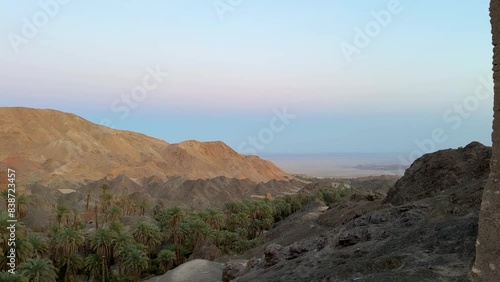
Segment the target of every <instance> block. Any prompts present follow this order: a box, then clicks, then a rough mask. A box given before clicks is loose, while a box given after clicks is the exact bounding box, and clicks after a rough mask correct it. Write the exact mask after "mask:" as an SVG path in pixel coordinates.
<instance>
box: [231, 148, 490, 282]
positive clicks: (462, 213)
mask: <svg viewBox="0 0 500 282" xmlns="http://www.w3.org/2000/svg"><path fill="white" fill-rule="evenodd" d="M490 157H491V149H490V148H489V147H485V146H483V145H481V144H479V143H471V144H470V145H468V146H466V147H465V148H459V149H455V150H443V151H439V152H436V153H432V154H427V155H424V156H423V157H421V158H419V159H417V160H416V161H415V162H414V164H413V165H412V166H411V167H410V168H409V169H408V171H407V172H406V173H405V175H404V176H403V177H402V178H401V179H400V180H399V181H398V182H397V183H396V186H395V187H394V188H392V189H390V190H389V193H388V196H387V198H385V199H382V198H381V197H379V196H377V195H379V194H377V195H372V196H370V195H369V193H366V192H363V194H362V195H356V196H354V197H352V199H351V200H349V201H345V202H341V203H338V204H336V205H334V206H331V207H330V208H329V210H327V211H325V212H324V213H322V214H321V215H319V217H317V219H313V220H312V221H311V222H309V223H307V222H304V216H305V215H307V214H308V212H307V211H306V212H304V216H301V217H299V218H301V221H299V222H297V223H296V226H297V228H299V226H302V227H300V228H302V229H305V228H306V226H309V227H310V228H312V229H310V230H311V231H310V236H309V237H308V238H304V239H302V240H300V241H296V242H294V243H290V242H279V238H278V239H272V238H270V239H271V240H270V241H269V243H270V244H269V245H268V246H267V247H266V248H265V249H263V250H262V249H261V250H260V252H259V254H258V255H256V252H255V250H252V251H250V252H249V253H248V254H247V257H246V259H248V261H243V262H242V261H241V260H239V261H235V262H229V263H227V264H226V267H225V269H224V274H223V278H224V279H223V281H231V280H234V281H245V282H246V281H269V282H271V281H318V282H327V281H370V282H374V281H375V282H376V281H380V282H382V281H383V282H387V281H419V282H420V281H470V278H469V273H470V269H471V267H472V263H473V261H474V256H475V242H476V237H477V228H478V214H479V208H480V203H481V194H482V190H483V188H484V186H485V184H486V182H487V179H488V175H489V161H490ZM363 195H365V196H363ZM295 218H297V216H295ZM287 220H288V219H287ZM290 220H293V218H291V219H290ZM295 220H296V219H295ZM284 224H288V225H290V224H293V223H291V222H289V223H281V225H284ZM318 226H320V227H318ZM277 228H280V227H279V226H278V227H277ZM288 229H292V230H290V231H287V230H283V229H281V235H280V237H286V236H288V235H287V234H288V233H289V232H292V233H293V232H295V231H294V228H288ZM295 230H296V228H295ZM270 233H271V234H272V231H271V232H270ZM277 243H279V244H277ZM254 256H257V258H256V259H255V258H254V259H251V258H252V257H254ZM261 256H262V257H261ZM242 257H245V255H243V256H242ZM240 258H241V257H240Z"/></svg>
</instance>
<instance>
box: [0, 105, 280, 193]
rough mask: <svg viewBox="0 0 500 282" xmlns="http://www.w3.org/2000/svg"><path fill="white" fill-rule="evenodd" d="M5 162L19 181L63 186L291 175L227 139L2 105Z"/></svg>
mask: <svg viewBox="0 0 500 282" xmlns="http://www.w3.org/2000/svg"><path fill="white" fill-rule="evenodd" d="M0 163H1V167H0V168H1V169H2V171H3V170H4V169H5V168H6V167H11V168H14V169H17V170H18V171H19V173H18V182H19V183H23V184H29V183H33V182H37V183H41V184H44V185H50V186H58V187H67V186H68V185H71V184H72V183H82V182H83V181H84V180H85V179H90V180H98V179H101V178H104V177H116V176H118V175H120V174H125V175H127V176H128V177H130V178H142V177H149V176H157V177H159V178H161V179H166V178H167V177H169V176H182V177H185V178H187V179H193V180H196V179H208V178H214V177H218V176H224V177H228V178H236V179H249V180H251V181H254V182H257V183H259V182H267V181H269V180H271V179H279V180H283V179H286V178H288V177H289V176H288V175H287V174H286V173H284V172H283V171H282V170H280V169H279V168H278V167H277V166H275V165H274V164H273V163H271V162H269V161H265V160H262V159H260V158H258V157H255V156H244V155H240V154H238V153H236V152H235V151H234V150H232V149H231V148H230V147H228V146H227V145H226V144H224V143H222V142H205V143H202V142H197V141H186V142H182V143H179V144H169V143H167V142H165V141H163V140H159V139H155V138H152V137H149V136H146V135H143V134H139V133H135V132H130V131H124V130H114V129H111V128H108V127H105V126H100V125H96V124H93V123H91V122H89V121H87V120H85V119H83V118H81V117H78V116H76V115H73V114H68V113H63V112H59V111H54V110H40V109H30V108H0Z"/></svg>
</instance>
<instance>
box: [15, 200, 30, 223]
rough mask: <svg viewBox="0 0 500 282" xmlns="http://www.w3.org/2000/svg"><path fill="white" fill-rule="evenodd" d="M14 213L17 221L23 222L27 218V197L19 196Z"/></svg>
mask: <svg viewBox="0 0 500 282" xmlns="http://www.w3.org/2000/svg"><path fill="white" fill-rule="evenodd" d="M16 210H17V211H16V212H17V216H18V217H19V219H21V220H24V219H26V217H27V216H28V197H26V195H22V194H21V195H19V196H17V199H16Z"/></svg>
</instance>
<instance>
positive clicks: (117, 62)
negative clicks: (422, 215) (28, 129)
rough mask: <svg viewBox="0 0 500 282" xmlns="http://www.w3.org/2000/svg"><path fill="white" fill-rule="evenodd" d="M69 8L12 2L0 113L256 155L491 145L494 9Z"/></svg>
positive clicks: (400, 5)
mask: <svg viewBox="0 0 500 282" xmlns="http://www.w3.org/2000/svg"><path fill="white" fill-rule="evenodd" d="M48 2H49V1H41V2H40V3H48ZM62 2H65V4H60V5H59V6H58V7H57V10H55V9H52V10H50V7H49V8H47V7H45V6H43V5H42V4H40V3H39V2H15V3H14V2H4V3H2V4H3V6H4V7H5V9H2V10H1V11H0V33H1V34H3V35H4V37H3V38H4V39H3V40H1V41H0V62H1V63H2V65H3V67H2V69H0V74H1V76H0V95H1V96H2V97H4V99H2V103H1V106H25V107H36V108H51V109H57V110H61V111H64V112H71V113H75V114H77V115H79V116H82V117H83V118H85V119H88V120H90V121H92V122H94V123H98V124H104V125H108V126H111V127H113V128H117V129H126V130H132V131H137V132H141V133H144V134H147V135H150V136H153V137H157V138H160V139H163V140H166V141H167V142H170V143H177V142H181V141H183V140H189V139H195V140H199V141H212V140H221V141H223V142H225V143H226V144H228V145H229V146H231V147H232V148H234V149H235V150H237V151H238V152H240V153H245V154H258V155H265V154H269V153H286V154H322V153H342V152H343V153H397V154H401V155H402V156H404V158H406V159H412V157H410V156H417V155H418V152H420V153H426V152H430V151H435V150H438V149H443V148H450V147H459V146H465V145H467V144H468V143H470V142H471V141H479V142H481V143H483V144H485V145H491V136H490V135H491V121H492V114H493V112H492V99H493V97H492V96H493V95H492V85H491V74H492V71H491V56H492V46H491V34H490V26H489V24H488V19H489V17H488V1H485V0H483V1H475V2H451V1H444V2H438V3H436V2H430V1H419V2H416V1H403V0H402V1H371V2H369V3H354V2H332V3H330V2H324V1H313V2H307V3H304V2H301V1H288V2H287V3H286V4H284V3H274V2H273V3H269V2H266V1H252V2H238V1H235V2H232V3H236V2H238V3H240V4H238V5H236V4H235V5H233V6H231V7H230V9H229V8H228V9H227V10H224V12H221V10H220V7H217V5H216V4H217V3H219V4H220V2H217V1H213V2H211V1H208V2H207V1H185V2H175V1H163V2H148V3H139V2H122V1H109V2H98V4H97V5H96V3H97V2H95V1H85V2H81V1H78V2H77V1H61V3H62ZM451 3H453V4H451ZM429 5H432V8H433V9H429ZM226 8H227V7H226ZM47 9H48V10H47ZM218 9H219V10H218ZM44 13H45V14H47V15H48V16H47V22H44V23H43V25H41V24H40V25H39V24H37V21H38V22H39V21H41V20H43V17H41V16H40V15H42V16H43V14H44ZM444 13H445V14H447V15H448V16H447V17H443V16H442V14H444ZM36 15H38V18H37V17H36ZM89 18H92V19H93V21H91V22H89V21H88V19H89ZM464 18H467V21H464V20H463V19H464ZM29 25H33V26H34V27H35V29H36V31H33V30H31V34H24V33H26V32H27V31H29V29H30V27H29ZM28 33H29V32H28ZM26 35H29V36H26ZM363 38H364V41H363ZM360 42H361V43H363V44H361V43H360ZM451 46H452V48H450V47H451ZM471 54H474V55H473V56H472V55H471ZM167 73H168V74H167ZM142 90H145V91H143V92H141V91H142ZM7 97H8V99H7ZM134 97H135V98H134Z"/></svg>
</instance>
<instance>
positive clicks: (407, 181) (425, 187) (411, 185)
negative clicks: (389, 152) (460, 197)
mask: <svg viewBox="0 0 500 282" xmlns="http://www.w3.org/2000/svg"><path fill="white" fill-rule="evenodd" d="M490 158H491V148H489V147H486V146H484V145H482V144H480V143H478V142H473V143H470V144H469V145H467V146H466V147H465V148H458V149H448V150H441V151H438V152H435V153H432V154H426V155H424V156H422V157H420V158H419V159H417V160H416V161H415V162H413V164H412V165H411V166H410V168H408V169H407V170H406V172H405V174H404V176H403V177H401V178H400V179H399V180H398V181H397V182H396V184H395V185H394V188H392V189H390V190H389V192H388V193H387V197H386V199H385V200H384V203H391V204H393V205H401V204H405V203H408V202H412V201H416V200H420V199H425V198H429V197H433V196H435V195H437V194H439V193H440V192H441V191H444V190H448V189H452V188H454V187H462V186H468V185H472V186H477V185H482V183H480V182H481V181H483V180H484V179H485V178H487V177H488V175H489V173H490V170H489V165H490Z"/></svg>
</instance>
